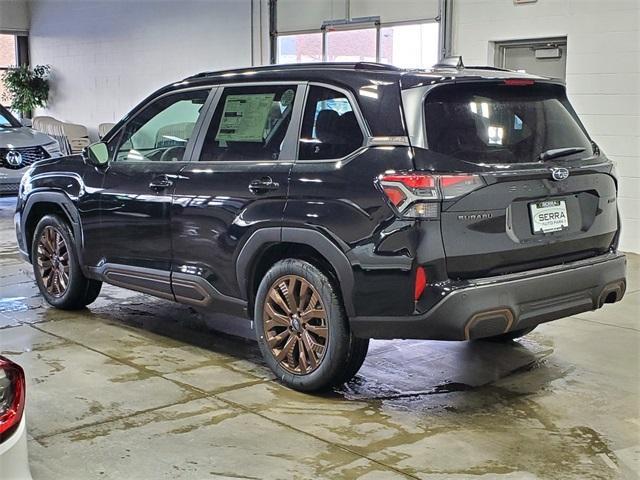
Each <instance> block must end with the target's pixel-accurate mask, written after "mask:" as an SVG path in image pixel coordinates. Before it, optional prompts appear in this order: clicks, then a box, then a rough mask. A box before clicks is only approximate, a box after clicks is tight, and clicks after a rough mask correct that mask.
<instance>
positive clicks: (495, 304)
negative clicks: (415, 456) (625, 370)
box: [15, 63, 626, 391]
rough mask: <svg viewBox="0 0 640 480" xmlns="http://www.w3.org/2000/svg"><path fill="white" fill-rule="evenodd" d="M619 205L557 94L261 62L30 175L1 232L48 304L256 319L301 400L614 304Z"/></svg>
mask: <svg viewBox="0 0 640 480" xmlns="http://www.w3.org/2000/svg"><path fill="white" fill-rule="evenodd" d="M616 192H617V182H616V177H615V174H614V168H613V164H612V163H611V161H610V160H608V159H607V158H606V157H605V155H604V154H603V152H602V151H600V150H599V149H598V147H597V146H596V145H595V143H594V142H593V141H592V140H591V139H590V138H589V135H588V134H587V132H586V131H585V129H584V127H583V125H582V123H581V122H580V120H579V119H578V118H577V116H576V113H575V112H574V110H573V108H572V107H571V105H570V104H569V102H568V101H567V96H566V93H565V87H564V85H563V84H561V83H558V82H557V81H554V80H549V79H546V78H541V77H536V76H531V75H526V74H522V73H516V72H509V71H504V70H499V69H494V68H487V67H475V68H474V67H469V68H464V67H462V66H458V67H449V66H446V65H445V66H440V67H438V66H436V67H435V68H434V69H433V70H429V71H407V70H400V69H396V68H394V67H390V66H386V65H379V64H372V63H356V64H313V65H291V66H282V65H275V66H269V67H262V68H252V69H245V70H233V71H225V72H210V73H201V74H199V75H195V76H193V77H189V78H187V79H185V80H184V81H180V82H178V83H174V84H172V85H169V86H167V87H165V88H162V89H161V90H159V91H158V92H156V93H154V94H152V95H151V96H150V97H148V98H147V99H146V100H144V101H143V102H142V103H141V104H140V105H139V106H138V107H136V108H135V109H134V110H133V111H132V112H131V113H130V114H129V115H127V116H126V117H125V118H124V119H123V120H122V121H120V123H118V124H117V125H116V126H115V127H114V128H113V129H112V130H111V131H110V132H109V134H108V135H107V136H106V137H105V138H104V141H103V142H102V143H98V144H94V145H93V146H91V147H90V148H89V149H87V151H86V152H85V154H84V155H82V156H70V157H66V158H61V159H52V160H44V161H40V162H38V163H37V164H35V165H34V166H32V167H31V168H30V170H29V171H28V172H27V174H26V175H25V176H24V179H23V181H22V183H21V186H20V194H19V198H18V204H17V212H16V216H15V224H16V228H17V237H18V243H19V246H20V249H21V250H22V252H23V254H24V256H25V257H26V258H27V259H28V260H29V261H31V262H32V264H33V266H34V271H35V278H36V280H37V283H38V286H39V287H40V290H41V292H42V294H43V296H44V297H45V298H46V300H47V301H48V302H49V303H50V304H51V305H53V306H55V307H58V308H63V309H75V308H82V307H84V306H85V305H88V304H90V303H91V302H92V301H93V300H95V298H96V297H97V295H98V293H99V291H100V286H101V282H108V283H111V284H114V285H119V286H122V287H125V288H130V289H132V290H137V291H140V292H145V293H148V294H151V295H156V296H158V297H162V298H166V299H169V300H175V301H177V302H181V303H185V304H188V305H192V306H194V307H197V308H201V309H204V310H207V311H220V312H225V313H230V314H233V315H236V316H237V315H239V316H244V317H245V318H246V317H248V318H249V319H251V320H252V321H253V325H254V328H255V332H256V337H257V339H258V343H259V345H260V348H261V350H262V353H263V354H264V358H265V360H266V362H267V363H268V364H269V366H270V367H271V368H272V369H273V371H274V372H275V373H276V375H277V377H278V378H279V379H281V380H282V381H283V382H284V383H286V384H287V385H289V386H291V387H293V388H296V389H300V390H306V391H312V390H318V389H323V388H327V387H329V386H331V385H335V384H338V383H340V382H344V381H346V380H348V379H349V378H351V377H352V376H353V375H354V374H355V373H356V372H357V371H358V369H359V368H360V366H361V365H362V362H363V361H364V358H365V355H366V353H367V348H368V343H369V339H370V338H387V339H388V338H417V339H440V340H470V339H478V338H486V337H489V338H493V339H498V340H511V339H514V338H517V337H519V336H522V335H525V334H526V333H528V332H530V331H531V330H533V329H534V328H535V327H536V325H538V324H540V323H542V322H547V321H549V320H554V319H558V318H561V317H566V316H568V315H573V314H577V313H580V312H584V311H587V310H593V309H596V308H599V307H601V306H602V305H603V304H604V303H612V302H616V301H619V300H620V299H621V298H622V296H623V294H624V291H625V269H626V259H625V257H624V255H622V254H621V253H619V252H618V251H617V248H616V247H617V242H618V236H619V230H620V222H619V218H618V212H617V206H616Z"/></svg>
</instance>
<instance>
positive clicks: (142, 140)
mask: <svg viewBox="0 0 640 480" xmlns="http://www.w3.org/2000/svg"><path fill="white" fill-rule="evenodd" d="M208 96H209V90H195V91H190V92H180V93H176V94H173V95H167V96H166V97H162V98H160V99H158V100H156V101H155V102H154V103H152V104H151V105H149V106H148V107H146V108H145V109H144V110H142V111H141V112H139V113H138V114H137V115H136V116H135V117H134V118H133V119H132V120H131V121H130V122H129V123H128V124H127V126H126V127H125V130H124V133H123V136H122V138H121V139H120V142H119V147H118V149H117V154H116V158H115V160H116V161H120V162H122V161H128V162H136V161H138V162H139V161H149V160H151V161H180V160H182V157H183V155H184V152H185V149H186V146H187V143H188V142H189V138H191V133H192V132H193V129H194V128H195V125H196V122H197V120H198V117H199V116H200V111H201V110H202V107H203V105H204V104H205V102H206V100H207V97H208Z"/></svg>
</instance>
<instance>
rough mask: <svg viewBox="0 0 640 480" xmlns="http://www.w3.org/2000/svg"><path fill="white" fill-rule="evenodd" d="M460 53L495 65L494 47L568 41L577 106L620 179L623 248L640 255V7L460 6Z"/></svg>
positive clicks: (618, 0)
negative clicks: (528, 41) (523, 41)
mask: <svg viewBox="0 0 640 480" xmlns="http://www.w3.org/2000/svg"><path fill="white" fill-rule="evenodd" d="M453 10H454V18H453V51H454V52H456V54H458V55H462V56H463V59H464V63H465V64H467V65H473V64H476V65H483V64H487V63H488V64H489V65H492V64H493V49H492V46H491V42H492V41H496V40H517V39H526V38H540V37H553V36H564V35H566V36H567V90H568V92H569V98H570V100H571V102H572V103H573V105H574V107H575V108H576V110H577V112H578V114H579V115H580V118H581V119H582V120H583V122H584V123H585V125H586V127H587V130H588V131H589V132H590V133H591V135H592V136H593V138H594V140H595V141H596V142H597V143H598V145H600V147H601V148H602V149H603V150H604V151H605V152H606V153H607V155H608V156H609V157H610V158H612V159H613V160H614V161H615V162H616V164H617V169H618V174H619V176H620V198H619V205H620V210H621V214H622V219H623V229H622V238H621V244H620V248H621V249H622V250H626V251H632V252H640V0H607V1H602V0H539V1H538V2H537V3H532V4H523V5H514V2H513V0H454V9H453Z"/></svg>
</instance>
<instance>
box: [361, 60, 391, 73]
mask: <svg viewBox="0 0 640 480" xmlns="http://www.w3.org/2000/svg"><path fill="white" fill-rule="evenodd" d="M353 68H355V69H356V70H391V71H394V72H396V71H398V70H402V69H401V68H398V67H396V66H394V65H389V64H388V63H378V62H358V63H356V64H355V66H354V67H353Z"/></svg>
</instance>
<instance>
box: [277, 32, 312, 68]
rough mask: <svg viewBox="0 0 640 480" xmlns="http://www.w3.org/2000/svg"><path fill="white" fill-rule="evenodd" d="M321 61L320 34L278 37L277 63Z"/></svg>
mask: <svg viewBox="0 0 640 480" xmlns="http://www.w3.org/2000/svg"><path fill="white" fill-rule="evenodd" d="M321 61H322V33H301V34H298V35H281V36H278V63H310V62H321Z"/></svg>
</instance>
